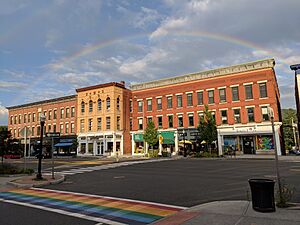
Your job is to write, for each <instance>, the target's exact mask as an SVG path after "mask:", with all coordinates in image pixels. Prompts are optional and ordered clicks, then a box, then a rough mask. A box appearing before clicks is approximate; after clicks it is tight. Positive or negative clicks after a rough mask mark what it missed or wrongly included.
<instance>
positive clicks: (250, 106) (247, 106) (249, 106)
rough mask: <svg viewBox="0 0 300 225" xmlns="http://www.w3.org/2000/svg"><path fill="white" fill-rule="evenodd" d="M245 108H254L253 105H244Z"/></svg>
mask: <svg viewBox="0 0 300 225" xmlns="http://www.w3.org/2000/svg"><path fill="white" fill-rule="evenodd" d="M245 108H246V109H248V108H255V105H246V106H245Z"/></svg>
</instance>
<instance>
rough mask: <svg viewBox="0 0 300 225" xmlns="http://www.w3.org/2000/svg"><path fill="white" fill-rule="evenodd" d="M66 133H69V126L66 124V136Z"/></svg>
mask: <svg viewBox="0 0 300 225" xmlns="http://www.w3.org/2000/svg"><path fill="white" fill-rule="evenodd" d="M68 133H69V124H68V123H66V134H68Z"/></svg>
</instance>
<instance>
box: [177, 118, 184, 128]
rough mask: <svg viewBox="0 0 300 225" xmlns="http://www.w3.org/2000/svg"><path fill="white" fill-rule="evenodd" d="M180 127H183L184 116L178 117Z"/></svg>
mask: <svg viewBox="0 0 300 225" xmlns="http://www.w3.org/2000/svg"><path fill="white" fill-rule="evenodd" d="M177 119H178V127H183V117H182V115H178V117H177Z"/></svg>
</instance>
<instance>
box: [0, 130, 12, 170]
mask: <svg viewBox="0 0 300 225" xmlns="http://www.w3.org/2000/svg"><path fill="white" fill-rule="evenodd" d="M10 137H11V133H10V131H8V130H7V127H0V154H1V157H2V164H3V157H4V155H5V154H6V152H7V151H8V150H9V139H10Z"/></svg>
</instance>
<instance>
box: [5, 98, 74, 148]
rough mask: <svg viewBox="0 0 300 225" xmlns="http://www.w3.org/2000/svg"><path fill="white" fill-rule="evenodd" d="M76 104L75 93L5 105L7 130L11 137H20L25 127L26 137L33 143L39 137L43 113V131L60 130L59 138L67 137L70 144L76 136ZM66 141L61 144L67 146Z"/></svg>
mask: <svg viewBox="0 0 300 225" xmlns="http://www.w3.org/2000/svg"><path fill="white" fill-rule="evenodd" d="M76 105H77V100H76V95H71V96H65V97H60V98H55V99H49V100H45V101H38V102H34V103H28V104H23V105H18V106H12V107H7V109H8V118H9V120H8V130H10V131H11V134H12V137H14V138H17V139H20V138H22V137H21V130H22V129H23V128H24V127H27V128H28V131H29V132H28V138H30V139H31V142H32V143H34V142H35V141H37V140H38V139H39V136H40V117H41V114H44V115H45V117H46V121H45V125H44V131H45V132H44V133H46V132H60V134H61V139H69V140H70V141H68V142H66V143H68V144H72V143H71V142H72V139H74V138H75V137H76V118H77V115H76V114H77V112H76V109H77V106H76ZM66 143H65V144H63V145H64V146H66V147H67V145H68V144H66ZM57 147H60V146H59V145H58V146H57Z"/></svg>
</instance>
